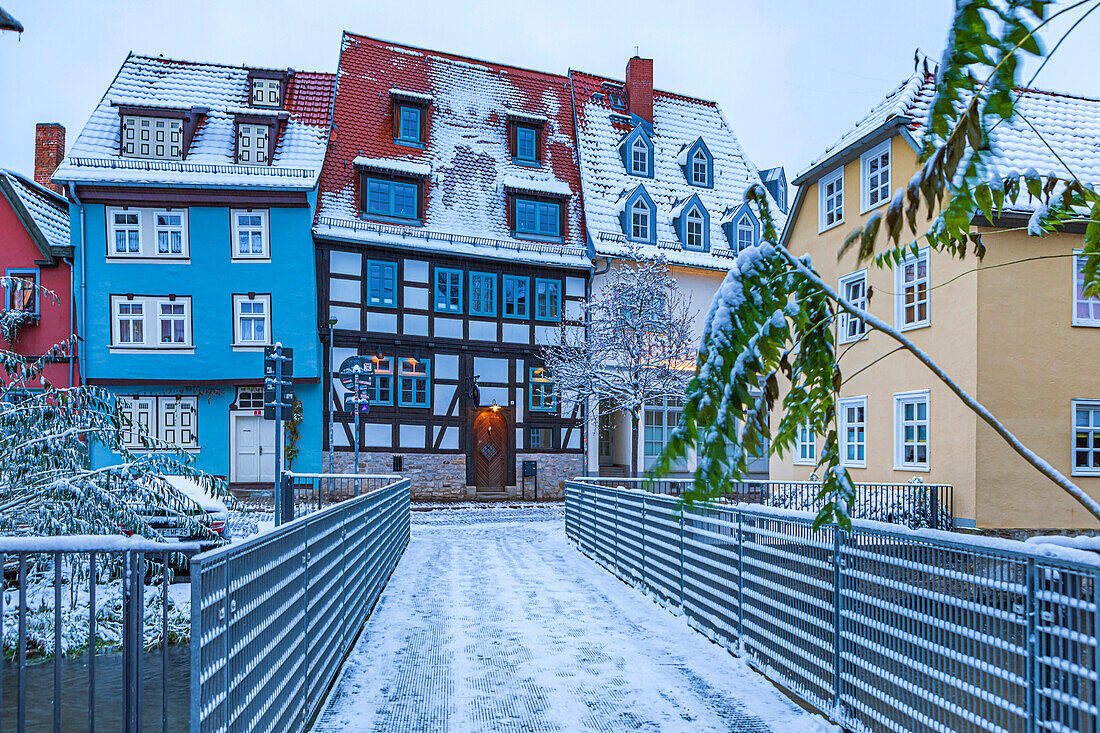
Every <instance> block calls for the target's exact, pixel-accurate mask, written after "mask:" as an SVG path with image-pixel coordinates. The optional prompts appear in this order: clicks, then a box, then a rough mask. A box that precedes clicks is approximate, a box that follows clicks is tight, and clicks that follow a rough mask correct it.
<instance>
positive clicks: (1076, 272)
mask: <svg viewBox="0 0 1100 733" xmlns="http://www.w3.org/2000/svg"><path fill="white" fill-rule="evenodd" d="M1084 253H1085V251H1084V250H1083V249H1075V250H1073V280H1072V282H1071V283H1070V287H1071V288H1073V297H1072V298H1071V301H1072V303H1073V321H1072V323H1073V325H1074V326H1086V327H1089V328H1097V327H1100V318H1089V317H1083V316H1079V315H1077V306H1079V305H1080V304H1081V303H1087V304H1089V305H1091V306H1095V305H1096V304H1097V303H1100V298H1083V297H1081V294H1080V293H1079V292H1078V290H1077V278H1078V277H1079V276H1080V274H1081V270H1082V268H1083V267H1084V263H1085V258H1084V257H1083V256H1082V255H1084ZM1094 310H1095V308H1094Z"/></svg>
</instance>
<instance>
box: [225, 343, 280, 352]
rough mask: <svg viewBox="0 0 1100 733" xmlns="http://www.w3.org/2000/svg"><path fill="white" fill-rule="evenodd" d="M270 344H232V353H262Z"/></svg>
mask: <svg viewBox="0 0 1100 733" xmlns="http://www.w3.org/2000/svg"><path fill="white" fill-rule="evenodd" d="M269 346H271V344H233V350H234V351H263V350H264V349H266V348H267V347H269Z"/></svg>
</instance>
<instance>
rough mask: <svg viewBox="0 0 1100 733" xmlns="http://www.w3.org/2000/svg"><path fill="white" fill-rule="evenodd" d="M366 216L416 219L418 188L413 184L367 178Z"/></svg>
mask: <svg viewBox="0 0 1100 733" xmlns="http://www.w3.org/2000/svg"><path fill="white" fill-rule="evenodd" d="M366 189H367V190H366V199H367V201H366V206H365V207H364V210H365V211H366V212H367V214H373V215H376V216H393V217H397V218H398V219H417V218H419V217H418V216H417V214H418V207H417V196H418V188H417V185H416V184H415V183H408V182H405V181H388V180H385V179H382V178H368V179H367V186H366Z"/></svg>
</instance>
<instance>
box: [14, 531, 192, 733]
mask: <svg viewBox="0 0 1100 733" xmlns="http://www.w3.org/2000/svg"><path fill="white" fill-rule="evenodd" d="M199 547H200V543H197V542H196V543H179V542H177V543H172V544H165V543H162V542H153V541H150V540H146V539H141V538H138V537H124V536H121V535H120V536H118V537H111V536H104V535H83V536H73V535H69V536H63V537H0V567H2V568H3V576H2V588H0V601H3V602H0V639H6V638H10V637H11V636H14V637H15V654H14V658H13V659H12V662H13V663H14V667H15V670H14V672H15V674H14V677H15V685H14V686H15V689H14V690H11V689H4V688H3V686H0V700H2V704H0V721H3V720H7V721H8V722H9V723H14V729H15V730H16V731H19V733H23V731H26V730H55V731H60V730H96V728H97V726H98V728H99V729H100V730H118V731H127V733H137V732H138V731H144V730H161V731H164V732H165V733H167V731H168V730H169V701H170V694H169V689H168V687H169V674H168V653H167V650H166V644H167V640H168V639H169V623H168V618H169V615H168V611H169V608H170V606H171V602H170V600H169V594H168V586H169V584H170V583H171V582H172V573H171V571H170V570H169V568H170V567H171V565H172V563H173V562H175V561H176V559H178V558H179V557H180V553H182V554H191V553H195V552H198V551H199ZM146 584H148V585H149V586H153V587H151V588H148V589H147V588H146ZM147 590H149V591H151V592H153V593H156V594H157V595H158V596H159V605H160V613H159V614H158V613H156V609H155V608H154V607H153V606H150V607H149V608H147V606H146V602H145V593H146V591H147ZM97 595H98V597H97ZM153 605H155V604H153ZM9 616H10V617H14V618H13V619H12V622H14V623H15V625H16V628H15V630H14V633H13V632H12V630H10V629H8V628H5V622H6V620H7V619H6V618H5V617H9ZM120 621H121V623H120ZM85 624H86V626H85ZM100 626H102V627H103V628H102V631H103V632H104V633H103V634H102V636H103V637H105V638H114V639H116V640H117V641H118V642H120V644H119V646H120V648H121V654H120V655H119V656H121V665H119V664H118V661H119V658H118V656H113V657H111V658H110V659H109V660H106V662H104V661H103V660H100V663H101V664H103V665H104V666H108V667H109V668H110V669H111V670H115V669H116V668H118V667H121V680H120V681H121V689H122V695H121V699H120V698H119V695H118V694H117V692H112V691H110V690H108V691H103V690H102V689H101V688H102V687H111V686H112V685H110V684H109V683H105V682H104V681H103V680H100V689H97V684H96V682H97V679H99V678H100V677H102V676H103V675H97V673H96V667H97V657H99V656H102V655H103V649H101V648H99V645H98V644H97V643H96V640H97V639H100V636H101V635H100V629H99V627H100ZM32 627H33V628H32ZM35 632H37V633H35ZM82 633H84V634H85V635H84V636H83V637H82V638H81V634H82ZM154 647H159V648H160V655H159V656H160V664H155V663H154V664H146V662H147V661H148V660H147V659H146V658H145V650H146V649H147V648H150V649H151V648H154ZM48 655H52V657H53V658H52V662H44V663H43V664H51V663H52V667H53V675H52V677H53V685H52V690H51V692H50V693H46V692H45V690H44V689H43V685H42V684H41V682H42V681H43V679H42V678H43V675H41V674H39V673H37V672H38V670H34V671H35V672H36V674H34V675H33V677H34V679H35V680H37V681H38V684H36V685H35V689H33V690H31V691H30V695H31V697H32V699H31V700H30V702H29V704H28V682H29V680H28V676H29V674H28V673H29V670H28V663H33V658H34V657H41V656H48ZM72 656H82V657H83V658H84V659H85V660H86V662H85V665H84V666H85V667H86V669H87V683H86V689H80V691H79V692H77V691H76V690H74V689H73V687H74V682H76V680H74V679H73V678H72V676H71V670H72V664H71V662H70V661H69V660H68V659H64V658H66V657H72ZM5 676H7V675H5ZM158 678H159V679H158ZM111 681H115V680H114V679H113V673H112V675H111V680H109V681H108V682H111ZM75 686H76V687H78V688H85V685H80V684H79V683H77V684H76V685H75ZM157 687H159V688H160V695H159V703H160V704H159V706H155V702H154V700H148V699H147V700H144V701H143V699H142V698H143V692H152V691H153V690H155V689H156V688H157ZM51 693H52V697H50V695H51ZM76 695H80V696H81V697H82V698H83V699H82V700H81V701H80V703H78V704H72V703H73V698H74V697H75V696H76ZM44 697H46V698H47V702H45V703H44V702H43V698H44ZM85 701H86V703H87V712H86V713H85V712H83V711H80V712H77V711H79V710H80V708H81V707H82V705H83V703H84V702H85ZM154 711H155V713H154ZM153 714H155V715H156V721H155V722H154V721H153V720H144V719H143V718H148V717H151V716H152V715H153ZM47 716H48V717H47ZM11 718H14V721H13V720H11ZM146 723H148V727H146ZM0 728H4V729H5V730H7V729H8V728H6V727H4V724H3V723H2V722H0Z"/></svg>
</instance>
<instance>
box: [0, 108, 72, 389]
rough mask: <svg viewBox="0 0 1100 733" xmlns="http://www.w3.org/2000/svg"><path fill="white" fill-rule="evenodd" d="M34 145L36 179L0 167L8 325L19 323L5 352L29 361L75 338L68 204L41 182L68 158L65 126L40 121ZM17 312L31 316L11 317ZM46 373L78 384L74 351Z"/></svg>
mask: <svg viewBox="0 0 1100 733" xmlns="http://www.w3.org/2000/svg"><path fill="white" fill-rule="evenodd" d="M36 142H37V148H36V151H35V179H34V180H32V179H29V178H27V177H26V176H23V175H20V174H19V173H15V172H13V171H8V170H4V169H0V275H3V276H4V278H5V279H4V280H3V293H4V304H3V316H4V317H3V321H4V322H7V323H11V322H13V321H20V323H19V325H18V326H16V327H15V328H14V329H8V328H0V341H2V343H0V348H2V349H6V350H10V351H15V352H17V353H19V354H22V355H24V356H28V357H38V356H41V355H42V354H44V353H46V352H47V351H49V350H50V348H51V347H52V346H53V345H54V344H57V343H60V342H62V341H64V340H66V339H67V338H69V335H70V334H72V333H73V310H72V305H73V300H72V257H73V248H72V244H71V242H70V241H69V204H68V201H66V199H65V198H64V197H63V196H61V195H60V194H58V193H56V192H55V191H53V190H51V189H50V188H47V186H46V185H43V184H47V185H48V184H49V180H50V176H51V175H52V174H53V171H54V169H55V168H56V167H57V164H58V163H60V162H61V159H62V158H63V157H64V152H65V129H64V128H63V127H61V126H60V125H55V124H46V125H41V124H40V125H39V126H38V129H37V136H36ZM36 181H38V182H36ZM36 286H38V287H36ZM42 288H44V289H45V290H42ZM47 291H48V292H47ZM13 311H20V312H23V313H26V315H25V316H23V317H22V318H19V317H13V313H12V312H13ZM9 330H13V333H8V332H7V331H9ZM45 376H46V379H48V380H49V381H50V382H51V383H52V384H54V385H56V386H59V387H68V386H72V385H74V384H79V383H80V375H79V373H78V371H77V362H76V351H75V347H74V349H73V351H72V357H71V358H61V359H59V360H58V361H57V362H56V363H53V364H50V365H49V366H48V367H47V368H46V374H45ZM0 378H5V379H6V378H7V375H3V374H0Z"/></svg>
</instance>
